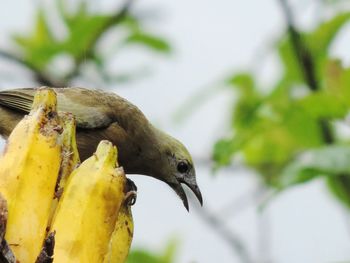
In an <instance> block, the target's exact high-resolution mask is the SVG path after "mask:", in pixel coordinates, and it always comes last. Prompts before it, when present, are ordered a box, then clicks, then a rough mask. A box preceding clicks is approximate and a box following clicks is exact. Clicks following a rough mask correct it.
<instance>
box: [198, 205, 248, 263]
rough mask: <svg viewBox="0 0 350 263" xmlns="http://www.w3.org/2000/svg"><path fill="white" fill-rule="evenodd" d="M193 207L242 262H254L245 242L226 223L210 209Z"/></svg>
mask: <svg viewBox="0 0 350 263" xmlns="http://www.w3.org/2000/svg"><path fill="white" fill-rule="evenodd" d="M193 203H195V202H193ZM193 207H194V209H195V211H196V212H197V213H198V214H199V215H200V218H201V219H202V220H203V221H204V222H205V223H206V224H207V225H208V226H210V227H211V229H213V230H214V231H215V232H216V233H217V234H218V235H219V236H220V237H221V238H222V239H224V240H225V241H226V242H227V243H228V244H229V245H230V248H231V250H232V252H233V253H234V254H235V255H237V256H238V257H239V258H240V260H241V262H243V263H252V262H253V260H252V259H251V257H250V255H249V253H248V251H247V249H246V247H245V246H244V244H243V241H242V240H241V239H240V238H239V237H238V235H237V233H234V232H233V231H232V229H231V228H228V227H226V225H225V224H224V222H222V221H221V220H220V219H219V217H217V216H216V215H215V214H214V213H212V212H211V211H210V210H209V209H208V208H206V207H199V206H198V205H194V206H193Z"/></svg>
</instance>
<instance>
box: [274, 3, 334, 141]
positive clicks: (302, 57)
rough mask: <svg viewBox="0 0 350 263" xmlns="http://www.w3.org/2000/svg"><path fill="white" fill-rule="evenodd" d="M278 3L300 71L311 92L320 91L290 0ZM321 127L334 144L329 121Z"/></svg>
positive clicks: (326, 139) (325, 138) (311, 60)
mask: <svg viewBox="0 0 350 263" xmlns="http://www.w3.org/2000/svg"><path fill="white" fill-rule="evenodd" d="M278 1H279V3H280V5H281V8H282V11H283V13H284V16H285V19H286V23H287V27H288V33H289V35H290V41H291V44H292V47H293V50H294V53H295V56H296V57H297V60H298V63H299V65H300V69H301V71H302V73H303V76H304V79H305V82H306V83H307V85H308V87H309V88H310V90H311V91H313V92H315V91H318V90H319V89H320V87H319V84H318V81H317V77H316V73H315V65H314V61H313V58H312V55H311V53H310V51H309V50H308V47H307V46H306V45H305V44H304V43H303V40H302V38H301V35H300V33H299V31H298V30H297V28H296V26H295V24H294V19H293V14H292V10H291V8H290V7H289V5H288V0H278ZM319 126H320V129H321V132H322V137H323V140H324V142H325V143H326V144H332V143H333V142H334V137H333V134H332V130H331V127H330V125H329V123H328V121H327V120H325V119H320V120H319Z"/></svg>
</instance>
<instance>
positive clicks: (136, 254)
mask: <svg viewBox="0 0 350 263" xmlns="http://www.w3.org/2000/svg"><path fill="white" fill-rule="evenodd" d="M126 262H127V263H140V262H142V263H165V262H163V261H162V260H161V259H160V258H159V256H158V255H154V254H152V253H151V252H149V251H147V250H133V251H131V252H130V254H129V256H128V259H127V261H126Z"/></svg>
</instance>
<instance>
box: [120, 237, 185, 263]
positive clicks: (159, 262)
mask: <svg viewBox="0 0 350 263" xmlns="http://www.w3.org/2000/svg"><path fill="white" fill-rule="evenodd" d="M177 247H178V242H177V241H176V240H172V241H170V242H169V243H168V244H167V246H166V247H165V249H164V251H162V252H160V253H155V252H151V251H148V250H145V249H135V250H132V251H131V252H130V254H129V256H128V259H127V261H126V263H141V262H142V263H173V262H174V261H175V254H176V250H177Z"/></svg>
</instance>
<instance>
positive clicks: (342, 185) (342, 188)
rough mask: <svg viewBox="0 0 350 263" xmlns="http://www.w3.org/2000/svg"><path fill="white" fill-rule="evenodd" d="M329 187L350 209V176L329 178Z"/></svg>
mask: <svg viewBox="0 0 350 263" xmlns="http://www.w3.org/2000/svg"><path fill="white" fill-rule="evenodd" d="M327 186H328V189H329V190H330V192H331V193H333V195H334V196H335V197H336V198H337V199H338V200H339V201H340V202H342V203H343V204H344V205H345V206H346V207H347V208H348V209H350V176H349V174H343V175H339V176H335V177H328V178H327Z"/></svg>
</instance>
